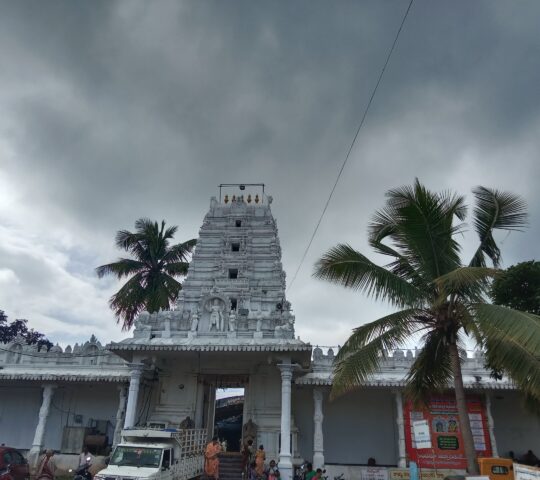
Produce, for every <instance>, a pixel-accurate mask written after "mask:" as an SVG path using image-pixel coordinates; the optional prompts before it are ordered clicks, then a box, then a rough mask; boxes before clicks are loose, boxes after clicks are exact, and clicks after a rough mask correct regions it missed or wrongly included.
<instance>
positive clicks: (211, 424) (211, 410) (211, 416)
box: [206, 385, 216, 441]
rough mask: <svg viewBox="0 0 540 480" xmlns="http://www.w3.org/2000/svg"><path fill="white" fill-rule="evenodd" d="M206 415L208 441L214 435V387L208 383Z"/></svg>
mask: <svg viewBox="0 0 540 480" xmlns="http://www.w3.org/2000/svg"><path fill="white" fill-rule="evenodd" d="M207 413H208V415H207V417H206V419H207V420H206V430H207V432H208V433H207V435H208V436H207V438H208V441H210V440H212V438H213V437H214V423H215V420H216V387H215V386H214V385H210V388H209V389H208V412H207Z"/></svg>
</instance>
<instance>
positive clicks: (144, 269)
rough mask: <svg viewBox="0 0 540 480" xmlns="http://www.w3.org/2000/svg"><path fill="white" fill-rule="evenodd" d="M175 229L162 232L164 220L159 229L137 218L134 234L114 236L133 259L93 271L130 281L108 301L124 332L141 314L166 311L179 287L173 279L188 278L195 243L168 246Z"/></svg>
mask: <svg viewBox="0 0 540 480" xmlns="http://www.w3.org/2000/svg"><path fill="white" fill-rule="evenodd" d="M177 229H178V227H176V226H174V227H168V228H167V229H165V221H164V220H163V221H162V222H161V227H160V226H159V225H158V223H157V222H152V221H151V220H149V219H147V218H140V219H139V220H137V221H136V222H135V232H130V231H128V230H120V231H119V232H117V234H116V242H115V243H116V246H117V247H118V248H120V249H122V250H125V251H126V252H129V253H130V254H131V255H132V257H133V258H120V259H118V261H116V262H113V263H108V264H106V265H101V266H100V267H97V268H96V272H97V274H98V277H100V278H101V277H104V276H105V275H114V276H115V277H117V278H118V279H119V280H121V279H122V278H124V277H130V278H129V280H128V281H127V282H126V283H125V284H124V285H123V286H122V288H121V289H120V290H118V292H116V293H115V294H114V295H113V296H112V297H111V299H110V300H109V305H110V306H111V309H112V310H113V311H114V313H115V315H116V317H117V319H118V322H122V324H123V328H124V329H126V330H128V329H129V328H131V326H132V325H133V321H134V320H135V318H136V317H137V315H138V314H139V313H140V312H141V311H143V310H146V311H148V312H150V313H153V312H157V311H159V310H160V309H167V308H169V306H170V304H171V302H174V301H175V300H176V298H177V297H178V293H179V292H180V290H181V289H182V284H181V283H180V282H179V281H177V280H176V278H175V277H182V276H184V275H186V274H187V270H188V266H189V263H188V260H189V255H190V253H191V251H192V250H193V247H194V246H195V243H196V240H188V241H187V242H184V243H179V244H176V245H170V240H171V239H172V238H173V236H174V234H175V233H176V231H177Z"/></svg>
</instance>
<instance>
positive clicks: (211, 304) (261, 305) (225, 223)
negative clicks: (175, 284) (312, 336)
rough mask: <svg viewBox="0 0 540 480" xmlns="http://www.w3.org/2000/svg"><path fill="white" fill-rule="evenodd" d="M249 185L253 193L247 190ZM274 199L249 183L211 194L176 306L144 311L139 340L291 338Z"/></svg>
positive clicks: (291, 322) (291, 321) (139, 322)
mask: <svg viewBox="0 0 540 480" xmlns="http://www.w3.org/2000/svg"><path fill="white" fill-rule="evenodd" d="M238 187H239V188H240V190H242V188H241V187H240V186H238ZM248 187H249V188H253V189H254V191H246V188H248ZM257 189H258V190H259V191H255V190H257ZM271 202H272V197H270V196H267V195H265V194H264V189H263V186H262V185H258V186H257V185H256V186H246V187H245V188H244V191H243V192H241V194H226V195H225V196H224V197H223V198H221V196H220V199H219V200H218V199H217V198H215V197H212V199H211V201H210V209H209V211H208V213H207V214H206V215H205V217H204V220H203V223H202V226H201V228H200V231H199V239H198V241H197V246H196V248H195V251H194V253H193V258H192V261H191V264H190V267H189V271H188V274H187V277H186V279H185V281H184V283H183V289H182V291H181V294H180V295H179V297H178V300H177V302H176V304H175V305H174V308H173V309H171V311H169V312H159V313H155V314H151V315H150V314H148V313H147V312H143V313H141V314H140V315H139V318H138V319H137V321H136V322H135V327H136V328H135V332H134V337H135V338H138V339H140V340H141V341H145V340H152V341H154V342H155V341H157V339H159V338H171V339H172V340H174V339H180V338H186V339H191V341H196V340H197V339H199V338H200V340H197V341H200V342H203V339H204V338H207V339H213V340H212V341H219V340H218V339H219V338H223V342H225V343H226V342H234V341H237V342H239V341H247V340H248V339H254V340H256V341H258V342H260V341H265V342H272V341H275V342H278V343H279V342H286V341H294V320H295V318H294V315H293V314H292V310H291V304H290V303H289V302H288V301H287V300H286V298H285V272H284V271H283V266H282V263H281V247H280V243H279V237H278V229H277V226H276V221H275V219H274V217H273V216H272V212H271V209H270V204H271ZM233 339H236V340H233Z"/></svg>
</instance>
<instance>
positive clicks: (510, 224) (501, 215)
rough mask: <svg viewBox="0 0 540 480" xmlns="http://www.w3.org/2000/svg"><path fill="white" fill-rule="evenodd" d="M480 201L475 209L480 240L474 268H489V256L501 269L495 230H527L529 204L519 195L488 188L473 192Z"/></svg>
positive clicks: (477, 189)
mask: <svg viewBox="0 0 540 480" xmlns="http://www.w3.org/2000/svg"><path fill="white" fill-rule="evenodd" d="M473 195H474V197H475V199H476V206H475V208H474V220H473V224H474V229H475V230H476V233H477V234H478V238H479V239H480V245H479V246H478V249H477V250H476V252H475V254H474V256H473V258H472V260H471V262H470V265H471V266H473V267H483V266H485V265H486V256H487V258H489V259H490V260H491V261H492V262H493V265H494V266H495V267H498V266H499V262H500V258H501V252H500V250H499V247H498V246H497V243H496V242H495V239H494V237H493V232H494V231H495V230H506V231H512V230H517V231H520V230H523V228H524V227H525V226H526V225H527V212H526V208H527V205H526V203H525V201H524V200H523V199H522V198H521V197H519V196H518V195H514V194H512V193H508V192H502V191H500V190H493V189H490V188H486V187H481V186H479V187H476V188H475V189H473Z"/></svg>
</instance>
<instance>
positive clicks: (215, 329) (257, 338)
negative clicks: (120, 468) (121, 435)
mask: <svg viewBox="0 0 540 480" xmlns="http://www.w3.org/2000/svg"><path fill="white" fill-rule="evenodd" d="M271 203H272V197H270V196H267V195H266V194H265V192H264V185H262V184H256V185H253V184H252V185H247V184H246V185H221V186H220V195H219V198H215V197H212V199H211V201H210V209H209V211H208V213H207V214H206V216H205V217H204V221H203V224H202V227H201V229H200V232H199V239H198V241H197V246H196V248H195V252H194V254H193V259H192V262H191V264H190V267H189V271H188V274H187V277H186V279H185V281H184V283H183V289H182V292H181V294H180V296H179V298H178V300H177V302H176V304H175V305H174V308H173V309H171V310H169V311H162V312H159V313H155V314H149V313H147V312H143V313H142V314H141V315H140V316H139V317H138V319H137V321H136V322H135V330H134V332H133V337H132V338H128V339H126V340H123V341H122V342H119V343H113V344H111V345H110V346H109V348H110V349H111V350H112V351H114V352H116V353H117V354H118V355H120V356H122V357H123V358H125V359H126V360H128V361H129V362H131V365H132V377H131V382H130V389H129V395H128V402H127V407H126V418H125V427H126V428H129V427H132V426H134V425H141V424H144V423H153V424H163V425H166V426H167V427H168V428H169V427H178V426H179V425H180V424H181V423H182V422H184V421H186V420H187V417H189V420H192V421H193V422H194V425H195V426H197V427H205V428H207V429H208V431H209V437H210V436H211V435H212V432H213V428H214V419H213V415H214V403H215V390H216V388H219V387H234V386H242V387H244V388H245V400H244V402H245V403H244V415H243V424H244V429H243V438H244V440H245V438H246V436H251V437H255V438H256V443H257V444H261V443H262V444H264V445H265V449H266V451H267V458H268V459H270V458H275V459H276V460H278V459H279V467H280V471H281V474H282V477H283V478H284V480H285V479H288V478H290V477H291V475H292V465H293V462H294V456H295V443H296V428H295V425H294V418H293V416H292V414H291V382H292V379H293V376H294V375H295V372H296V371H298V370H299V368H301V367H306V366H308V365H309V363H310V358H311V346H310V345H308V344H305V343H303V342H302V341H300V340H299V339H295V335H294V321H295V317H294V315H293V314H292V311H291V305H290V303H289V302H288V301H287V300H286V297H285V272H284V271H283V267H282V264H281V247H280V244H279V238H278V230H277V227H276V222H275V219H274V217H273V216H272V212H271V209H270V205H271ZM151 376H152V378H153V383H152V382H150V380H149V379H150V377H151ZM145 378H146V380H145ZM156 381H157V382H159V388H156V387H157V385H156ZM145 382H146V383H145ZM143 384H145V385H146V390H147V393H146V398H145V396H144V394H141V393H140V392H141V385H143ZM149 387H150V388H151V389H152V390H151V391H149V390H148V388H149Z"/></svg>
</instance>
